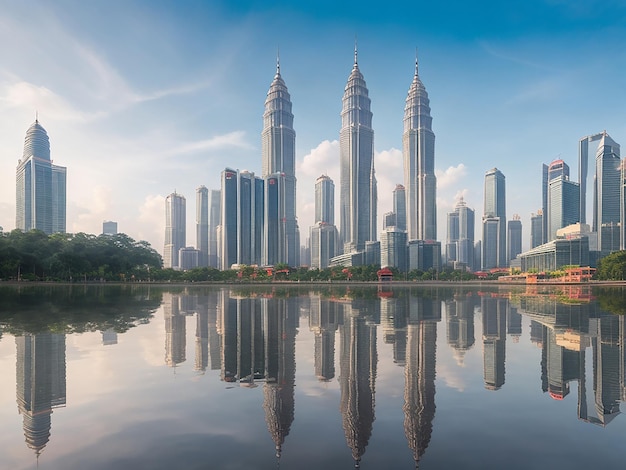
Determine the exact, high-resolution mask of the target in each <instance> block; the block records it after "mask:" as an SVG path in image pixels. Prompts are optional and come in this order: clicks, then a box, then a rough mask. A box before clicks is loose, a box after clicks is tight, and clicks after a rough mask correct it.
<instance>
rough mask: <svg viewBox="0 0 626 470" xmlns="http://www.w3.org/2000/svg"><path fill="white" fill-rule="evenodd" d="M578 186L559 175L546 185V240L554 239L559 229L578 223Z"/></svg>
mask: <svg viewBox="0 0 626 470" xmlns="http://www.w3.org/2000/svg"><path fill="white" fill-rule="evenodd" d="M579 201H580V185H579V184H578V183H576V182H574V181H570V180H569V179H568V178H567V177H566V176H564V175H559V176H557V177H556V178H553V179H551V180H550V181H549V183H548V240H547V241H552V240H554V239H555V238H556V231H557V230H558V229H560V228H563V227H567V226H568V225H571V224H575V223H576V222H578V219H579V217H580V206H579Z"/></svg>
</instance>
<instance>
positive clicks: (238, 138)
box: [169, 131, 254, 155]
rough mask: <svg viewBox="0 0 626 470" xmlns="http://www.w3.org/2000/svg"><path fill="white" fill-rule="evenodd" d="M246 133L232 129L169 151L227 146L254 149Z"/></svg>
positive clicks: (183, 151)
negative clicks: (226, 132)
mask: <svg viewBox="0 0 626 470" xmlns="http://www.w3.org/2000/svg"><path fill="white" fill-rule="evenodd" d="M245 137H246V133H245V132H244V131H233V132H229V133H228V134H224V135H217V136H214V137H212V138H210V139H205V140H199V141H196V142H190V143H188V144H184V145H181V146H179V147H178V148H174V149H172V150H171V151H170V152H169V153H171V154H173V155H177V154H181V153H189V152H199V151H210V150H220V149H224V148H228V147H236V148H241V149H254V146H253V145H251V144H250V143H249V142H248V141H247V140H246V138H245Z"/></svg>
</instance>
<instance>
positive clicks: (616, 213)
mask: <svg viewBox="0 0 626 470" xmlns="http://www.w3.org/2000/svg"><path fill="white" fill-rule="evenodd" d="M620 178H621V172H620V146H619V144H618V143H616V142H615V141H614V140H613V139H611V137H609V135H608V134H607V133H606V132H604V133H603V134H602V137H600V141H599V144H598V150H597V151H596V177H595V180H594V205H593V227H592V230H593V231H594V232H597V233H598V250H599V251H600V252H601V253H602V254H603V256H604V255H606V254H609V253H611V252H613V251H617V250H619V236H617V237H616V236H614V235H615V233H617V227H618V224H619V223H620V201H619V194H620V186H621V183H620Z"/></svg>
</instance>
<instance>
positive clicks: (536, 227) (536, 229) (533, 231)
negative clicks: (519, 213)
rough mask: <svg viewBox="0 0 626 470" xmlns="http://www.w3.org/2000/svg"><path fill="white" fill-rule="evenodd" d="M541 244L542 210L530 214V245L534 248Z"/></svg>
mask: <svg viewBox="0 0 626 470" xmlns="http://www.w3.org/2000/svg"><path fill="white" fill-rule="evenodd" d="M541 244H543V210H542V209H539V211H537V213H536V214H531V216H530V247H531V248H535V247H538V246H539V245H541Z"/></svg>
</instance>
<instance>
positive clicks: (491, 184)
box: [482, 168, 507, 269]
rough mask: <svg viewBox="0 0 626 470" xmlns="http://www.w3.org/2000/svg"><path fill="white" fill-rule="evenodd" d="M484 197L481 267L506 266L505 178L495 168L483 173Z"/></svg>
mask: <svg viewBox="0 0 626 470" xmlns="http://www.w3.org/2000/svg"><path fill="white" fill-rule="evenodd" d="M484 198H485V199H484V213H483V246H482V249H483V266H482V267H483V269H491V268H496V267H506V266H507V259H506V193H505V178H504V175H503V174H502V172H501V171H500V170H498V169H497V168H493V169H491V170H489V171H488V172H487V173H486V174H485V194H484Z"/></svg>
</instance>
